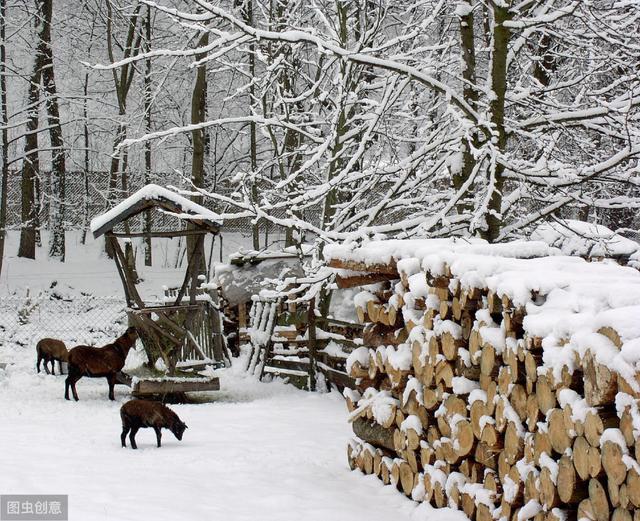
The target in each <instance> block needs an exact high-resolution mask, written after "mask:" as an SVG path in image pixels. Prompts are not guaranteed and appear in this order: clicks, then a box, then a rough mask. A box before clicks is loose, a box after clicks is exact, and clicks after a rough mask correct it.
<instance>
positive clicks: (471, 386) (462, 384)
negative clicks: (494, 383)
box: [452, 376, 480, 395]
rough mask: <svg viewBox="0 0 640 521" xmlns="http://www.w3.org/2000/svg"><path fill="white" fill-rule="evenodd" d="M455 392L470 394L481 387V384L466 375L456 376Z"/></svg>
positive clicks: (454, 381) (454, 380) (453, 383)
mask: <svg viewBox="0 0 640 521" xmlns="http://www.w3.org/2000/svg"><path fill="white" fill-rule="evenodd" d="M452 385H453V394H458V395H460V394H469V393H471V392H473V391H476V390H478V389H480V384H479V383H478V382H475V381H473V380H469V378H466V377H465V376H454V377H453V379H452Z"/></svg>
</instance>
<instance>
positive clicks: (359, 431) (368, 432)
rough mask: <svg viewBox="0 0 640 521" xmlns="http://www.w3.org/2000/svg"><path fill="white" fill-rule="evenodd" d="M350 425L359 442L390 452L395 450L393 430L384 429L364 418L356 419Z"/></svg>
mask: <svg viewBox="0 0 640 521" xmlns="http://www.w3.org/2000/svg"><path fill="white" fill-rule="evenodd" d="M351 425H352V428H353V432H354V434H355V435H356V436H357V437H358V438H360V439H361V440H364V441H366V442H367V443H370V444H371V445H373V446H375V447H382V448H385V449H388V450H391V451H393V450H396V447H395V444H394V442H393V437H394V432H395V430H394V429H385V428H384V427H382V426H381V425H378V424H377V423H372V422H369V421H367V420H365V419H364V418H358V419H356V420H355V421H354V422H353V423H352V424H351Z"/></svg>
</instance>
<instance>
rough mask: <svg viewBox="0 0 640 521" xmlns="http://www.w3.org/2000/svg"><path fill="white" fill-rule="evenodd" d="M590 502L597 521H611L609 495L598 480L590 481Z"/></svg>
mask: <svg viewBox="0 0 640 521" xmlns="http://www.w3.org/2000/svg"><path fill="white" fill-rule="evenodd" d="M589 501H591V508H592V509H593V515H594V516H595V519H596V521H609V515H610V512H611V511H610V508H609V500H608V499H607V493H606V491H605V489H604V487H603V486H602V483H600V481H598V480H597V479H591V480H590V481H589Z"/></svg>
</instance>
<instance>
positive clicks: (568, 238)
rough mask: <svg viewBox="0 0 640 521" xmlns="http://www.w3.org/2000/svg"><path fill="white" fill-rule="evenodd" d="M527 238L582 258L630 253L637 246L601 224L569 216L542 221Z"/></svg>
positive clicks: (638, 247) (618, 255) (637, 245)
mask: <svg viewBox="0 0 640 521" xmlns="http://www.w3.org/2000/svg"><path fill="white" fill-rule="evenodd" d="M531 239H532V240H536V241H542V242H545V243H547V244H548V245H549V246H553V247H556V248H559V249H560V250H561V251H562V253H564V254H565V255H580V256H584V257H621V256H629V255H632V254H634V253H636V252H638V250H639V249H640V245H639V244H638V243H637V242H635V241H632V240H631V239H627V238H626V237H623V236H622V235H619V234H617V233H615V232H614V231H613V230H610V229H609V228H607V227H606V226H602V225H601V224H592V223H587V222H584V221H576V220H573V219H565V220H560V221H558V222H545V223H543V224H541V225H539V226H538V227H537V228H536V229H535V230H534V232H533V233H532V234H531Z"/></svg>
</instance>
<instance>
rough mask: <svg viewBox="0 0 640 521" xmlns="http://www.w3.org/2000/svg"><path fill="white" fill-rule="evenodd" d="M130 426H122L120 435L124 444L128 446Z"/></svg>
mask: <svg viewBox="0 0 640 521" xmlns="http://www.w3.org/2000/svg"><path fill="white" fill-rule="evenodd" d="M129 429H130V427H129V426H127V425H123V426H122V434H121V435H120V441H121V442H122V446H123V447H126V446H127V434H129Z"/></svg>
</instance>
